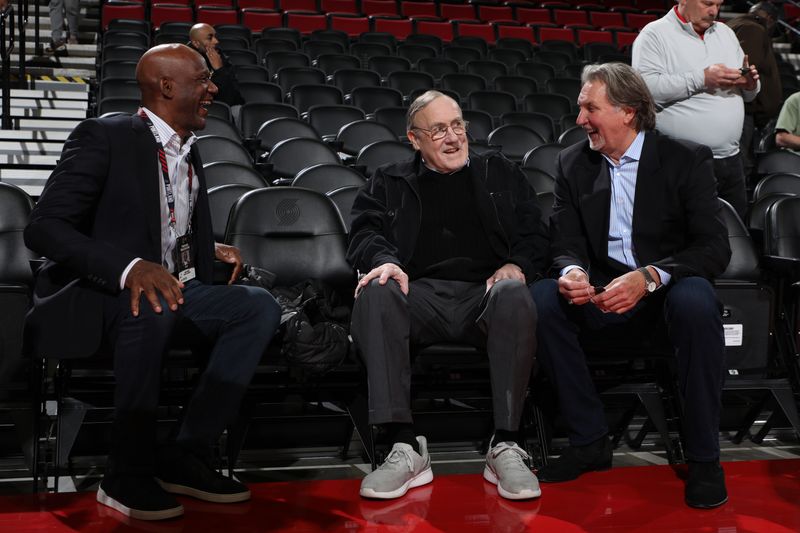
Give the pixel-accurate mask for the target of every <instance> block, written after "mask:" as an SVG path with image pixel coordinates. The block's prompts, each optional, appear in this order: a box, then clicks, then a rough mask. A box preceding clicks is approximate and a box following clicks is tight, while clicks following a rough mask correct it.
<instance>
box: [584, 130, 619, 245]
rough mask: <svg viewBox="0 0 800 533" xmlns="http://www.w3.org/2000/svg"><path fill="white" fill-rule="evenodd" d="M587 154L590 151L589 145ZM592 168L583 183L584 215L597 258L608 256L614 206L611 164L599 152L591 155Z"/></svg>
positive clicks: (588, 170) (586, 169)
mask: <svg viewBox="0 0 800 533" xmlns="http://www.w3.org/2000/svg"><path fill="white" fill-rule="evenodd" d="M586 150H589V145H588V143H587V144H586ZM589 163H590V164H589V165H587V166H586V167H584V169H583V171H584V172H583V176H581V178H580V179H579V186H578V187H579V189H578V196H579V201H580V206H581V212H582V213H583V217H584V224H586V232H587V235H588V236H589V245H590V246H591V247H592V250H593V251H594V256H595V257H606V256H608V217H609V212H610V202H611V178H610V177H609V174H608V164H607V162H606V160H605V159H604V158H603V156H602V155H600V154H599V153H598V152H594V151H591V152H590V153H589Z"/></svg>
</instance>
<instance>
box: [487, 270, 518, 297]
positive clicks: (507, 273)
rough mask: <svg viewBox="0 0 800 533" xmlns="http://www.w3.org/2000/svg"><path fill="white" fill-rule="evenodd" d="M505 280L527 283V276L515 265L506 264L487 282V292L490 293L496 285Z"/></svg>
mask: <svg viewBox="0 0 800 533" xmlns="http://www.w3.org/2000/svg"><path fill="white" fill-rule="evenodd" d="M503 279H515V280H517V281H521V282H522V283H525V274H523V273H522V269H521V268H520V267H518V266H517V265H515V264H514V263H506V264H505V265H503V266H501V267H500V268H498V269H497V270H496V271H495V273H494V274H492V275H491V276H490V277H489V278H488V279H487V280H486V290H487V291H488V290H489V289H491V288H492V287H493V286H494V284H495V283H497V282H498V281H500V280H503Z"/></svg>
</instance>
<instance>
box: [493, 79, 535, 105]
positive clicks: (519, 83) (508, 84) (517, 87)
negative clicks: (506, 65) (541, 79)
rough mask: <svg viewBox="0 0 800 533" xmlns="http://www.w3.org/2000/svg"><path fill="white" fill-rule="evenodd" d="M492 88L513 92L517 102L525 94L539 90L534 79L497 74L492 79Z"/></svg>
mask: <svg viewBox="0 0 800 533" xmlns="http://www.w3.org/2000/svg"><path fill="white" fill-rule="evenodd" d="M494 88H495V89H497V90H498V91H505V92H507V93H511V94H513V95H514V97H515V98H516V99H517V101H518V102H521V101H522V99H523V98H525V96H526V95H529V94H533V93H535V92H538V91H539V85H538V84H537V83H536V81H535V80H532V79H531V78H527V77H525V76H497V77H496V78H495V79H494Z"/></svg>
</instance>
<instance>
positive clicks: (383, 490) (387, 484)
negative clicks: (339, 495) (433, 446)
mask: <svg viewBox="0 0 800 533" xmlns="http://www.w3.org/2000/svg"><path fill="white" fill-rule="evenodd" d="M417 442H418V443H419V451H420V453H417V452H415V451H414V448H412V447H411V445H410V444H405V443H403V442H396V443H395V444H394V446H392V451H391V453H389V457H387V458H386V460H385V461H384V462H383V464H382V465H381V466H379V467H378V468H377V469H375V470H374V471H372V472H370V473H369V474H367V477H365V478H364V479H363V480H362V481H361V490H360V491H359V494H361V496H363V497H365V498H380V499H384V500H390V499H392V498H399V497H400V496H402V495H404V494H405V493H406V492H408V489H413V488H414V487H419V486H422V485H426V484H428V483H430V482H431V481H433V472H432V471H431V458H430V455H428V441H426V440H425V437H422V436H418V437H417Z"/></svg>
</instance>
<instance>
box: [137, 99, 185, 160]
mask: <svg viewBox="0 0 800 533" xmlns="http://www.w3.org/2000/svg"><path fill="white" fill-rule="evenodd" d="M142 111H144V113H145V114H146V115H147V118H149V119H150V121H151V122H152V123H153V127H154V128H155V129H156V132H157V133H158V137H159V140H160V141H161V146H162V147H163V148H164V149H165V150H166V149H170V150H173V151H174V152H175V153H181V152H184V153H185V152H186V151H188V150H189V148H191V147H192V145H193V144H194V142H195V141H196V140H197V136H196V135H195V134H194V132H192V133H190V134H189V137H188V138H187V139H186V141H184V143H183V145H181V138H180V137H179V136H178V133H177V132H176V131H175V130H174V129H172V126H170V125H169V124H167V123H166V122H164V121H163V120H162V119H161V117H159V116H158V115H156V114H155V113H153V112H152V111H150V110H149V109H147V108H146V107H144V106H142Z"/></svg>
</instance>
